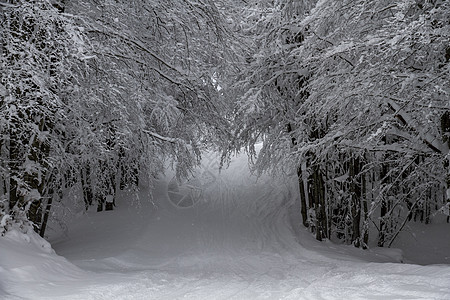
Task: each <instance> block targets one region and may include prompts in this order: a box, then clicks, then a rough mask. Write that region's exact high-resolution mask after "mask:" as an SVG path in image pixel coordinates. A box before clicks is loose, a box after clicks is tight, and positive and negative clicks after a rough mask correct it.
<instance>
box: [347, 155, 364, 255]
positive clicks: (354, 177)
mask: <svg viewBox="0 0 450 300" xmlns="http://www.w3.org/2000/svg"><path fill="white" fill-rule="evenodd" d="M359 168H360V162H359V159H358V158H356V157H355V156H354V155H353V154H351V158H350V165H349V177H350V198H351V201H350V206H351V210H350V211H351V216H352V237H351V241H352V243H353V244H354V245H355V246H356V247H359V246H360V242H361V241H360V239H361V230H360V222H361V188H360V184H359V180H358V174H359V172H360V170H359Z"/></svg>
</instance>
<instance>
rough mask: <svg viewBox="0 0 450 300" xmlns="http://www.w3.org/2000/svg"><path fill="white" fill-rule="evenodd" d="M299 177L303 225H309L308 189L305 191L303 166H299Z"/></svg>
mask: <svg viewBox="0 0 450 300" xmlns="http://www.w3.org/2000/svg"><path fill="white" fill-rule="evenodd" d="M297 178H298V185H299V187H300V204H301V211H300V212H301V214H302V222H303V226H305V227H308V226H309V221H308V207H307V205H306V191H305V184H304V182H303V172H302V166H299V167H298V169H297Z"/></svg>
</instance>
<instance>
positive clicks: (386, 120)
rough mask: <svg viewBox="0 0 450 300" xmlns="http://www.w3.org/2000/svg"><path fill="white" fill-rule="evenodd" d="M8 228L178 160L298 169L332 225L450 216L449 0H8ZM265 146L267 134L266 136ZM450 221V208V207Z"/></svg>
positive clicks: (307, 216)
mask: <svg viewBox="0 0 450 300" xmlns="http://www.w3.org/2000/svg"><path fill="white" fill-rule="evenodd" d="M0 9H1V18H0V21H1V28H2V29H1V32H0V39H1V44H0V47H1V49H0V50H1V52H2V56H1V69H2V72H1V74H0V119H1V123H0V188H1V192H0V195H1V198H0V220H1V221H0V229H1V230H2V231H3V232H4V231H6V230H8V228H14V227H26V228H27V226H33V228H34V229H35V230H36V231H37V232H38V233H40V234H41V235H42V236H44V234H45V229H46V224H47V221H48V218H49V213H50V211H51V207H52V203H53V202H54V201H61V199H62V198H63V197H64V194H65V193H66V192H67V191H68V190H71V189H75V188H78V189H79V190H80V191H81V193H82V194H83V197H82V199H83V205H84V206H85V208H86V209H88V208H89V207H90V206H93V205H95V206H97V210H99V211H101V210H104V209H112V207H113V206H114V201H115V195H116V190H117V189H120V188H122V189H123V188H126V187H127V186H128V187H131V188H137V186H138V181H139V179H140V178H143V176H147V177H149V178H155V177H156V176H158V174H160V173H161V172H163V171H164V167H165V165H166V162H167V161H172V162H173V166H174V167H175V169H176V171H177V174H178V176H180V177H183V176H189V172H190V170H192V168H193V167H195V166H196V164H198V162H199V159H200V156H201V151H202V149H204V148H205V147H213V148H214V149H216V150H218V151H222V153H223V155H222V158H223V162H224V163H226V160H227V159H229V158H230V155H231V154H232V153H234V152H235V151H242V149H245V150H246V151H248V152H249V153H250V156H251V158H252V164H253V167H254V169H255V171H257V172H260V173H261V172H267V171H270V172H272V173H273V174H274V175H277V174H292V175H293V176H295V177H296V178H297V181H298V191H299V195H298V197H297V201H299V202H300V204H301V211H299V215H298V221H299V222H302V223H303V225H304V226H305V227H307V228H308V229H309V230H311V231H312V232H313V233H314V234H315V235H316V238H317V239H318V240H323V239H337V240H342V241H344V242H346V243H349V244H354V245H355V246H357V247H363V248H366V247H367V245H368V242H369V236H370V235H369V233H370V234H372V235H373V234H374V232H375V235H376V237H374V238H375V239H376V241H377V244H378V245H379V246H390V245H391V244H392V242H393V241H394V240H395V238H396V237H397V235H398V233H399V232H400V231H401V230H402V229H403V228H404V227H405V226H406V224H407V223H408V222H409V221H412V220H415V221H421V222H425V223H429V222H431V221H432V218H433V216H434V215H436V214H440V213H444V214H446V215H449V205H450V204H449V199H450V189H449V185H450V167H449V160H450V156H449V148H450V98H449V92H450V89H449V85H448V82H450V80H449V60H450V46H449V45H450V43H449V41H450V37H449V33H450V30H449V29H450V24H449V20H450V4H449V3H448V2H446V1H440V0H435V1H422V0H414V1H407V0H398V1H388V0H383V1H372V0H362V1H358V2H355V1H350V0H344V1H332V0H325V1H313V0H302V1H294V0H274V1H227V0H222V1H209V0H207V1H200V0H175V1H163V0H148V1H145V0H135V1H120V0H119V1H113V0H106V1H95V0H76V1H70V2H66V1H61V0H60V1H49V0H39V1H37V0H36V1H25V0H17V1H1V2H0ZM258 143H262V145H263V146H262V149H261V151H259V152H256V151H255V144H258ZM447 220H448V219H447Z"/></svg>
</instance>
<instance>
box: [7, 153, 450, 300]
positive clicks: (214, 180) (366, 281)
mask: <svg viewBox="0 0 450 300" xmlns="http://www.w3.org/2000/svg"><path fill="white" fill-rule="evenodd" d="M208 159H209V162H206V163H204V164H203V169H201V170H200V171H199V172H198V173H197V176H198V177H199V178H202V180H203V183H201V184H198V185H197V187H200V188H201V189H202V193H201V194H196V195H195V196H196V197H197V198H198V199H199V201H198V202H197V203H196V204H195V205H194V206H192V207H183V208H177V207H176V206H175V205H173V204H172V202H171V201H170V200H169V196H168V192H167V188H168V182H169V181H170V179H171V175H170V174H168V175H167V178H163V179H161V180H160V181H159V182H158V183H157V185H156V187H155V188H154V190H153V195H154V196H153V200H150V198H149V197H148V191H146V190H145V188H143V189H142V191H141V195H140V198H141V201H140V203H136V201H130V200H129V199H131V198H132V197H131V196H130V195H127V194H126V193H123V194H121V195H120V197H119V199H118V203H117V207H116V209H115V210H114V211H110V212H102V213H95V212H92V213H91V212H89V213H87V214H84V215H83V216H82V217H80V218H78V219H76V220H74V221H73V222H72V223H71V224H69V227H68V230H67V231H66V232H65V234H63V235H60V236H53V237H51V239H50V241H51V243H52V247H53V249H55V250H56V253H57V254H56V253H55V252H54V251H53V250H52V248H50V246H49V244H48V243H46V242H45V241H44V240H42V239H40V238H39V237H37V236H35V235H33V234H31V235H23V234H19V233H18V232H15V231H12V232H9V233H8V234H7V235H6V236H5V237H2V238H0V299H83V300H87V299H450V265H447V264H435V265H427V266H422V265H417V264H405V263H400V261H401V260H402V259H403V258H402V254H401V251H399V250H395V249H384V250H377V249H373V250H367V251H363V250H359V249H356V248H354V247H351V246H344V245H336V244H333V243H331V242H323V243H319V242H317V241H315V240H314V237H313V236H312V235H311V234H310V233H309V232H308V231H306V230H305V229H303V228H302V227H301V226H293V225H292V224H299V223H300V220H301V219H300V214H299V208H298V204H295V203H296V202H295V201H294V200H293V199H295V194H294V193H295V189H293V186H295V184H291V181H292V182H293V183H295V180H289V179H283V180H278V181H276V180H273V179H271V178H269V177H264V176H263V177H261V178H259V179H258V180H257V179H256V178H255V177H254V176H251V175H250V172H249V170H248V167H247V158H246V156H245V155H240V156H239V157H237V158H235V159H234V160H233V161H232V162H231V165H230V167H229V168H228V169H226V170H223V171H222V172H221V173H219V172H218V171H217V168H216V166H217V164H216V163H211V156H209V158H208ZM199 175H201V176H199ZM205 178H206V179H205ZM197 182H198V181H197ZM193 202H195V201H193ZM294 220H295V222H293V221H294ZM30 236H31V237H30ZM447 237H448V236H447ZM404 241H405V240H404Z"/></svg>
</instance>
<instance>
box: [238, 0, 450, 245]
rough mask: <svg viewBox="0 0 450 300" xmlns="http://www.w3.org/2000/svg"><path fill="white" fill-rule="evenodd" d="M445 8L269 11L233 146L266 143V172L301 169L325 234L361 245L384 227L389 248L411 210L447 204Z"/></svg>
mask: <svg viewBox="0 0 450 300" xmlns="http://www.w3.org/2000/svg"><path fill="white" fill-rule="evenodd" d="M299 4H300V5H301V6H296V8H298V9H293V5H299ZM449 11H450V9H449V4H448V3H447V2H445V1H433V2H429V1H427V2H425V1H394V2H392V1H369V0H366V1H360V2H358V3H354V2H353V1H318V2H315V1H310V2H301V3H300V2H297V1H288V0H286V1H274V2H271V3H270V4H268V5H267V6H266V7H265V8H264V10H262V12H261V16H262V18H261V19H260V20H259V21H257V24H258V25H259V28H260V31H259V34H258V39H257V41H256V47H255V51H254V53H253V55H252V58H251V59H249V62H248V65H247V71H246V72H247V73H245V75H244V76H243V79H242V80H241V81H240V84H239V85H238V88H240V89H241V90H242V91H243V92H244V96H243V97H242V98H241V99H242V100H241V101H240V102H239V103H238V109H237V111H238V125H237V127H236V135H237V136H238V137H239V138H238V141H237V142H236V144H235V145H237V147H236V148H239V147H240V146H242V145H245V146H247V147H249V148H250V150H251V149H252V147H253V146H254V144H255V143H256V142H258V141H263V148H262V149H261V151H260V152H259V153H258V155H257V157H256V158H257V159H256V166H257V167H258V168H259V170H260V171H264V170H267V169H278V170H282V171H285V172H287V173H293V172H296V173H297V175H298V177H299V185H300V193H301V197H300V199H301V202H302V213H301V214H302V217H303V223H304V224H305V225H307V226H309V227H310V228H311V229H313V230H314V231H315V232H316V236H317V238H318V239H322V238H330V237H332V236H334V235H338V237H340V238H343V239H345V240H347V241H348V242H351V243H354V244H355V245H364V244H366V243H367V238H368V237H367V233H368V226H369V225H370V224H374V223H378V225H377V227H378V230H379V238H378V241H379V245H384V244H385V243H386V242H390V241H392V240H393V239H394V238H395V236H396V234H397V232H398V230H400V229H401V228H402V227H403V226H404V224H405V222H406V221H407V220H408V219H410V218H411V215H412V214H413V213H416V212H418V211H419V210H420V209H422V207H423V209H425V207H426V206H427V205H428V206H430V204H431V202H432V204H433V206H435V205H437V206H438V207H439V206H442V205H444V203H442V199H443V198H444V196H445V189H446V188H447V189H448V183H446V182H445V178H446V174H448V167H446V166H448V164H447V165H446V164H445V160H446V157H448V145H447V144H446V143H445V141H446V140H445V139H444V138H445V136H446V134H448V133H446V132H447V131H448V129H445V128H444V127H445V126H444V125H441V123H442V124H447V123H446V122H447V121H446V120H447V119H448V117H447V119H446V115H447V114H448V111H449V109H450V108H449V105H450V101H449V94H448V93H449V90H448V82H449V64H448V61H449V55H448V51H449V50H448V49H449V48H448V45H449V35H448V32H449V30H448V29H449V24H448V19H449V18H448V14H449ZM250 22H251V21H250ZM258 25H256V26H255V28H258ZM252 153H253V154H255V155H256V153H255V152H252ZM446 185H447V187H445V186H446ZM361 226H362V227H361Z"/></svg>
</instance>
